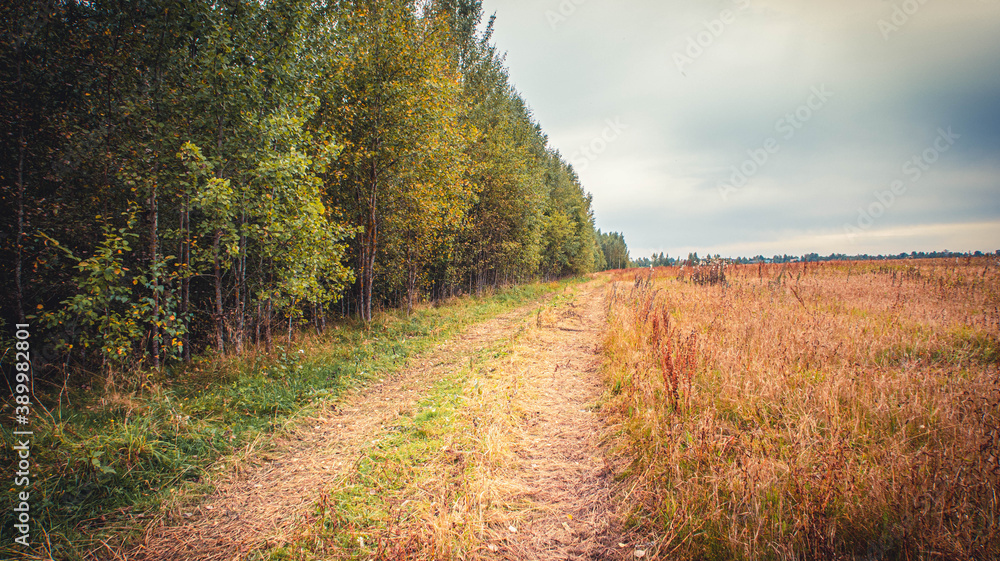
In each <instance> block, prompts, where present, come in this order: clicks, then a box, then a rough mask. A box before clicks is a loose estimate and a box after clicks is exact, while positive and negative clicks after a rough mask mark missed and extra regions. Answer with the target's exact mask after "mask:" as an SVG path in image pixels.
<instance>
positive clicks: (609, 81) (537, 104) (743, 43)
mask: <svg viewBox="0 0 1000 561" xmlns="http://www.w3.org/2000/svg"><path fill="white" fill-rule="evenodd" d="M483 8H484V12H485V14H486V16H487V17H488V16H489V15H490V14H496V16H497V21H496V32H495V35H494V40H495V42H496V44H497V46H498V48H499V49H500V50H501V51H506V52H507V66H508V67H509V68H510V74H511V78H512V81H513V83H514V84H515V86H516V87H517V88H518V90H520V91H521V93H522V95H523V96H524V98H525V99H526V100H527V102H528V103H529V105H530V106H531V107H532V109H533V111H534V115H535V118H536V119H537V120H538V121H539V122H540V123H541V125H542V128H543V129H544V130H545V132H546V133H547V134H548V135H549V140H550V143H551V145H552V146H554V147H555V148H556V149H558V150H559V151H560V152H561V153H562V154H563V156H564V157H565V158H566V159H567V160H568V161H569V162H570V163H573V164H574V167H575V168H576V170H577V173H578V174H579V175H580V178H581V180H582V182H583V185H584V187H585V188H586V189H587V190H588V191H590V192H591V193H592V194H593V195H594V211H595V214H596V218H597V225H598V227H599V228H601V229H602V230H604V231H620V232H623V233H624V234H625V239H626V241H627V242H628V244H629V247H630V249H631V250H632V255H633V257H640V256H648V255H649V254H651V253H652V252H660V251H664V252H667V253H669V254H670V255H672V256H675V257H676V256H686V255H687V253H688V252H691V251H698V252H699V253H700V254H701V255H704V254H706V253H712V254H715V253H721V254H722V255H723V256H741V255H743V256H753V255H756V254H764V255H767V256H770V255H774V254H784V253H788V254H793V255H801V254H803V253H807V252H813V251H815V252H818V253H822V254H829V253H832V252H843V253H850V254H855V253H872V254H877V253H899V252H903V251H906V252H909V251H914V250H916V251H932V250H944V249H948V250H952V251H970V250H983V251H987V250H988V251H994V250H997V249H1000V0H922V1H921V0H906V1H901V0H896V1H886V0H838V1H836V2H834V1H827V2H818V1H803V0H617V1H615V0H484V2H483Z"/></svg>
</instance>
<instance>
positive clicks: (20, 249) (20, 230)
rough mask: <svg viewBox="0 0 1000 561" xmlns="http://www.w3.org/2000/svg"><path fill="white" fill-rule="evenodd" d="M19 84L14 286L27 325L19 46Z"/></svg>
mask: <svg viewBox="0 0 1000 561" xmlns="http://www.w3.org/2000/svg"><path fill="white" fill-rule="evenodd" d="M17 84H18V94H19V95H18V109H19V110H18V114H17V121H18V124H17V130H18V132H17V237H16V238H15V239H14V247H15V248H16V250H17V260H16V261H15V262H14V284H15V287H16V288H15V289H16V291H17V320H18V322H20V323H27V321H26V320H25V317H24V281H23V279H22V267H23V265H22V264H21V262H22V261H23V260H24V151H25V150H26V149H27V141H26V140H25V139H24V111H23V110H22V109H21V107H20V106H21V101H22V100H23V99H24V82H23V81H22V77H21V47H20V44H18V46H17Z"/></svg>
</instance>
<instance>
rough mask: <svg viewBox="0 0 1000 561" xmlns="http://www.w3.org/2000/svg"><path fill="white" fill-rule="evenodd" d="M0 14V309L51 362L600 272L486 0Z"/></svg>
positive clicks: (174, 5)
mask: <svg viewBox="0 0 1000 561" xmlns="http://www.w3.org/2000/svg"><path fill="white" fill-rule="evenodd" d="M0 19H2V21H0V33H2V39H3V46H2V52H0V58H2V61H0V92H2V95H0V124H2V128H3V134H2V135H0V143H2V149H0V189H2V191H0V197H2V199H3V208H4V212H3V214H2V216H0V232H2V234H0V256H2V261H3V263H5V264H8V266H5V267H4V268H3V270H2V272H0V275H2V282H3V290H2V291H0V310H2V321H3V322H4V323H5V324H6V327H4V329H5V331H9V329H8V327H9V326H11V324H13V323H25V322H29V321H30V322H31V323H32V325H33V326H34V329H36V332H37V333H38V336H39V337H44V338H45V339H46V340H47V341H53V342H54V343H53V345H54V346H53V347H52V348H50V349H49V351H50V352H49V353H48V355H47V358H49V359H51V360H53V361H55V360H58V361H60V362H62V363H64V364H70V363H80V364H86V365H96V364H99V365H100V368H101V369H102V370H103V371H105V372H108V373H114V372H126V371H133V370H135V369H136V368H139V367H153V368H156V367H159V366H161V365H163V364H164V363H166V362H168V361H180V360H189V359H190V358H191V354H192V353H193V352H200V351H202V350H204V349H207V348H215V349H216V350H218V351H220V352H237V353H238V352H241V351H242V350H243V349H244V348H245V347H246V346H247V345H249V344H256V343H263V344H266V345H268V346H270V344H271V341H272V338H273V337H275V336H276V335H274V334H273V332H274V331H276V330H281V331H280V332H281V333H283V332H284V331H286V330H287V332H288V336H289V337H290V336H291V331H292V330H293V329H294V328H295V327H296V326H299V325H302V324H307V323H311V324H313V325H315V327H316V328H317V329H323V328H324V326H325V322H326V320H327V317H328V316H329V315H330V314H332V313H337V314H342V315H354V316H357V317H359V318H360V319H361V320H363V321H365V322H368V321H371V319H372V315H373V311H374V310H376V309H377V308H378V307H379V306H403V307H406V308H408V309H409V308H412V306H413V305H414V304H415V303H417V302H419V301H420V300H422V299H427V298H434V299H440V298H445V297H448V296H451V295H455V294H459V293H468V292H480V291H482V290H484V289H485V288H487V287H495V286H498V285H502V284H505V283H514V282H519V281H525V280H529V279H534V278H539V277H543V278H558V277H562V276H566V275H574V274H581V273H586V272H590V271H594V270H599V269H603V268H605V266H606V264H607V263H608V262H609V260H608V259H606V257H605V253H606V249H605V248H604V247H603V244H604V239H603V238H602V237H601V236H600V235H599V234H598V232H597V231H596V230H595V228H594V216H593V209H592V205H591V197H590V195H589V194H588V193H587V192H586V191H585V190H584V189H583V187H582V186H581V184H580V180H579V178H578V177H577V175H576V174H575V172H574V171H573V169H572V167H571V166H570V165H568V164H567V163H566V161H565V159H564V158H563V157H562V156H561V155H560V154H559V153H558V152H557V151H556V150H554V149H553V148H552V147H551V146H549V144H548V140H547V137H546V135H545V134H544V132H543V131H542V129H541V127H540V125H539V123H538V122H537V121H536V120H535V119H534V118H533V116H532V113H531V110H530V108H529V106H528V104H527V103H526V102H525V100H524V99H523V98H522V97H521V95H520V94H519V93H518V92H517V90H516V89H515V88H514V86H513V85H512V84H511V82H510V79H509V75H508V71H507V68H506V67H505V63H504V57H503V54H502V53H500V52H498V51H497V49H496V47H495V45H494V44H493V42H492V31H493V25H494V21H493V19H492V18H490V19H489V20H488V21H487V22H483V21H482V20H483V12H482V8H481V5H480V2H479V1H478V0H425V1H416V0H326V1H319V2H317V1H315V0H267V1H264V2H260V1H248V0H222V1H218V0H211V1H209V0H11V1H9V2H5V3H3V6H2V7H0ZM622 243H624V242H623V240H622ZM616 259H617V260H618V261H620V260H621V259H620V258H616ZM625 259H627V250H626V257H625Z"/></svg>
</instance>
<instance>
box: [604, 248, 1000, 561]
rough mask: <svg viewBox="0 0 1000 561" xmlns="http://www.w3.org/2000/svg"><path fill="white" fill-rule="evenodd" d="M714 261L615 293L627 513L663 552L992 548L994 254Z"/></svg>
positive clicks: (946, 555) (989, 552)
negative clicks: (715, 265)
mask: <svg viewBox="0 0 1000 561" xmlns="http://www.w3.org/2000/svg"><path fill="white" fill-rule="evenodd" d="M709 273H712V271H708V270H705V269H702V270H700V271H695V270H692V269H691V268H687V269H683V270H682V269H678V268H663V269H657V270H655V272H654V271H650V270H644V271H641V272H638V273H636V272H629V273H621V274H619V275H618V277H617V279H616V282H613V283H611V284H609V286H608V289H607V291H608V292H607V305H608V322H609V326H608V329H607V332H606V334H605V336H604V340H603V342H602V345H603V353H604V356H605V366H604V372H605V376H606V379H607V382H608V384H609V388H610V390H609V396H608V398H607V401H606V403H605V412H606V414H607V415H608V421H609V423H610V425H611V429H610V431H611V432H610V436H609V442H610V445H611V447H612V449H613V450H614V451H615V452H614V454H612V455H613V456H615V457H617V458H618V462H619V464H618V466H617V472H618V477H619V479H620V481H621V484H622V490H621V493H620V497H619V498H620V499H621V501H622V503H621V515H622V517H623V519H624V521H625V524H626V525H627V526H628V527H630V528H631V529H639V530H641V531H644V532H648V533H649V535H651V536H654V539H655V544H656V548H655V553H656V554H657V555H656V556H658V557H659V558H662V559H678V560H682V559H720V560H721V559H872V560H875V559H983V560H985V559H997V558H1000V518H998V517H1000V510H998V507H1000V504H998V496H997V493H998V489H1000V464H998V461H1000V372H998V366H1000V269H998V263H997V261H995V260H994V259H993V258H984V259H961V260H954V259H949V260H927V261H905V262H891V263H884V262H862V263H823V264H818V263H813V264H801V263H795V264H788V265H749V266H737V267H733V266H730V267H727V268H725V269H724V271H723V270H717V271H715V272H714V274H709ZM722 277H724V278H722Z"/></svg>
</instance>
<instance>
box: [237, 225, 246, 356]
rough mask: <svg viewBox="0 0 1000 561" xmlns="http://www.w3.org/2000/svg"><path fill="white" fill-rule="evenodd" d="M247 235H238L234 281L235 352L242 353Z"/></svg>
mask: <svg viewBox="0 0 1000 561" xmlns="http://www.w3.org/2000/svg"><path fill="white" fill-rule="evenodd" d="M241 229H242V228H241ZM246 243H247V237H246V236H245V235H242V234H241V235H240V258H239V269H240V274H239V279H238V280H237V282H236V353H237V354H242V353H243V330H244V329H245V317H246V311H245V309H246V306H245V302H244V300H245V299H246V297H247V295H246V278H247V257H246Z"/></svg>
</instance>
